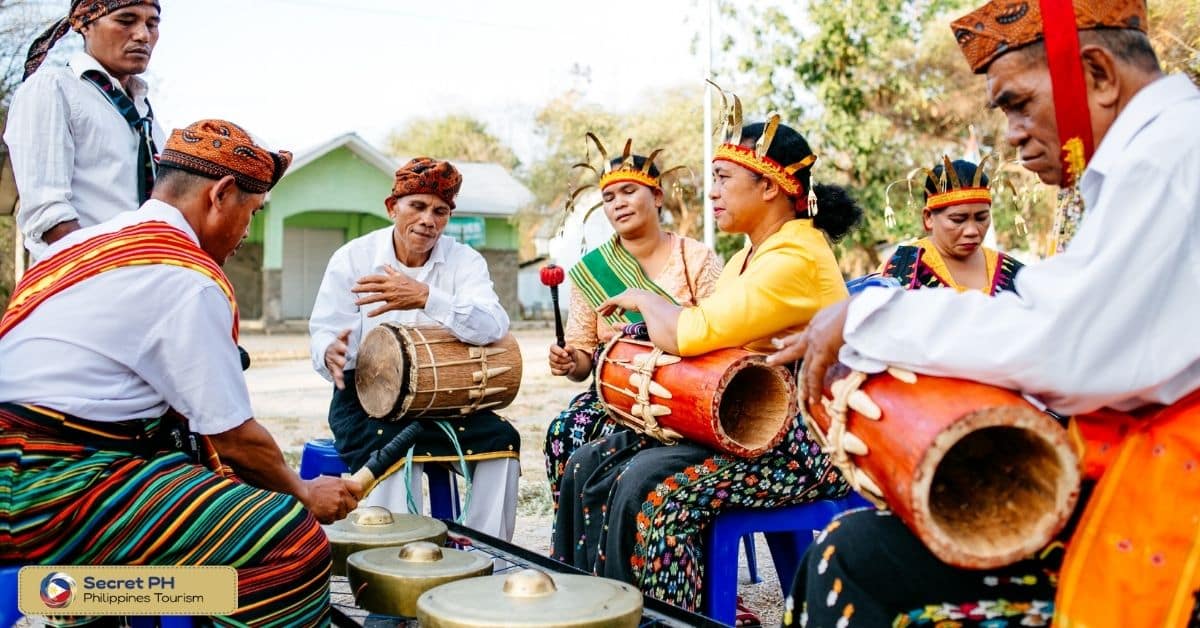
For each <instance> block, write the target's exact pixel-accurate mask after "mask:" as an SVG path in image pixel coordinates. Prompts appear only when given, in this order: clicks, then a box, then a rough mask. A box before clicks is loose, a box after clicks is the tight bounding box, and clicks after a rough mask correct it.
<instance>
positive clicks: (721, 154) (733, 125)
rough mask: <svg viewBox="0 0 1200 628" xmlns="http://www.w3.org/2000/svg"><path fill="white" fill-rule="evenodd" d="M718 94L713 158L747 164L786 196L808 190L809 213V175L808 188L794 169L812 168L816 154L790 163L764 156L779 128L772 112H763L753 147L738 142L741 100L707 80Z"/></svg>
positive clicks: (813, 209) (813, 201)
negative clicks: (718, 115)
mask: <svg viewBox="0 0 1200 628" xmlns="http://www.w3.org/2000/svg"><path fill="white" fill-rule="evenodd" d="M708 83H709V84H710V85H712V86H713V87H715V88H716V89H717V93H719V94H720V95H721V109H722V114H721V117H722V122H721V129H720V130H719V131H718V133H717V139H719V140H721V145H720V146H718V147H717V150H716V151H715V152H714V153H713V161H729V162H732V163H735V164H737V165H739V166H742V167H743V168H748V169H750V170H753V171H754V172H757V173H758V174H761V175H763V176H764V177H767V178H768V179H770V180H772V181H774V182H775V183H776V185H778V186H779V187H780V189H782V190H783V191H784V193H786V194H787V195H788V196H800V195H801V194H804V193H805V192H807V194H808V212H809V215H810V216H815V215H816V213H817V197H816V194H815V193H814V192H813V190H812V188H813V187H814V186H813V185H812V178H811V176H810V177H809V189H808V190H805V189H804V184H802V183H801V182H800V179H799V178H797V177H796V173H797V172H799V171H800V170H803V169H805V168H812V165H813V164H814V163H816V161H817V156H816V155H815V154H812V155H809V156H807V157H805V158H804V159H801V160H800V161H797V162H796V163H794V164H788V165H783V164H780V163H779V162H777V161H775V160H774V159H771V158H770V157H768V156H767V153H768V152H769V151H770V150H771V142H773V141H774V140H775V132H776V131H777V130H778V129H779V124H780V119H781V118H780V115H779V114H778V113H776V112H774V111H773V112H771V113H769V114H767V121H766V124H765V126H764V127H763V132H762V135H761V136H759V138H758V140H757V141H755V142H754V148H748V147H746V146H742V100H741V99H740V98H738V96H737V94H733V93H729V92H726V91H725V90H724V89H721V86H720V85H717V84H716V83H714V82H712V81H708Z"/></svg>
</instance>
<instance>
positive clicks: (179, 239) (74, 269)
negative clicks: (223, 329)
mask: <svg viewBox="0 0 1200 628" xmlns="http://www.w3.org/2000/svg"><path fill="white" fill-rule="evenodd" d="M153 264H167V265H171V266H180V267H182V268H188V269H191V270H194V271H196V272H198V273H200V274H202V275H204V276H205V277H208V278H209V279H212V280H213V281H215V282H216V283H217V285H218V286H219V287H220V288H221V291H222V292H224V293H225V296H226V298H228V299H229V307H230V308H231V309H232V311H233V328H232V329H231V330H230V334H231V335H232V337H233V341H234V342H235V343H236V342H237V339H238V307H237V299H236V298H235V297H234V294H233V285H232V284H230V283H229V278H228V277H226V276H225V272H224V271H222V270H221V267H220V266H218V265H217V263H216V262H214V261H213V259H212V258H211V257H209V256H208V253H205V252H204V250H203V249H201V248H200V246H199V245H197V244H196V243H195V242H194V241H193V240H192V239H191V238H189V237H188V236H187V234H186V233H184V232H183V231H180V230H179V229H177V228H175V227H172V226H171V225H169V224H167V223H165V222H162V221H149V222H142V223H138V224H136V225H131V226H129V227H125V228H124V229H120V230H118V231H115V232H113V233H107V234H104V235H101V236H96V237H94V238H89V239H87V240H84V241H83V242H80V243H78V244H75V245H72V246H71V247H69V248H66V249H63V250H62V251H60V252H58V253H56V254H54V255H52V256H50V257H49V258H46V259H45V260H43V261H42V262H41V263H39V264H37V265H36V266H34V267H33V268H32V269H30V271H29V272H28V273H26V274H25V276H24V277H22V278H21V282H20V283H18V284H17V287H16V290H14V291H13V296H12V299H11V300H9V303H8V309H6V310H5V311H4V317H3V318H0V338H3V337H4V335H5V334H7V333H8V332H9V331H11V330H12V329H13V328H14V327H16V326H17V325H19V324H20V323H21V321H24V320H25V319H26V318H27V317H28V316H29V315H30V314H31V313H32V312H33V311H34V310H35V309H37V307H38V306H39V305H41V304H42V303H45V302H46V301H47V300H48V299H50V298H51V297H53V296H54V295H56V294H58V293H60V292H62V291H63V290H66V289H67V288H70V287H72V286H75V285H78V284H80V283H83V282H85V281H87V280H88V279H91V278H92V277H95V276H97V275H99V274H100V273H103V272H105V271H109V270H115V269H117V268H127V267H130V266H149V265H153ZM172 414H174V411H172ZM175 416H177V417H178V415H175ZM179 420H184V419H183V418H182V417H179ZM184 422H185V423H186V421H184ZM196 436H197V439H198V440H199V442H200V449H201V452H200V458H201V460H200V462H201V463H202V464H204V465H205V466H206V467H208V468H209V469H211V470H213V471H215V472H216V473H218V474H221V475H225V476H226V477H228V476H229V475H230V473H229V471H228V467H225V466H223V465H222V464H221V461H220V459H219V458H218V457H217V452H216V449H215V448H213V446H212V443H211V441H209V439H208V438H207V437H204V436H202V435H199V434H197V435H196Z"/></svg>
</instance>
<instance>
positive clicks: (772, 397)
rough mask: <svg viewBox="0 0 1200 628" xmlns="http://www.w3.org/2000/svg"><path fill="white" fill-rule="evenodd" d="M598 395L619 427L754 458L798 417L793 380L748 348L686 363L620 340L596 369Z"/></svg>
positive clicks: (630, 340)
mask: <svg viewBox="0 0 1200 628" xmlns="http://www.w3.org/2000/svg"><path fill="white" fill-rule="evenodd" d="M596 394H597V395H599V397H600V401H601V402H602V403H604V406H605V407H606V408H607V409H608V413H609V415H610V416H612V418H613V420H615V421H617V422H618V423H621V424H622V425H625V426H628V427H630V428H633V429H635V430H637V431H639V432H641V433H643V434H646V435H648V436H651V437H654V438H656V439H658V440H660V441H662V442H665V443H673V442H676V441H678V440H680V439H681V438H686V439H688V440H690V441H693V442H696V443H700V444H703V445H707V446H709V447H712V448H714V449H718V450H720V451H723V452H726V453H730V454H734V455H737V456H743V457H748V458H753V457H757V456H760V455H762V454H764V453H766V452H767V451H768V450H770V449H771V448H772V447H774V446H775V445H778V444H779V442H780V441H781V440H783V437H784V435H785V434H786V433H787V432H788V429H789V428H790V427H791V426H792V421H794V420H795V416H796V386H795V381H794V380H793V377H792V376H791V373H789V372H788V370H787V369H785V368H783V367H778V366H776V367H773V366H767V364H766V362H765V361H764V357H763V356H762V355H760V354H757V353H753V352H751V351H746V350H743V349H720V350H718V351H713V352H711V353H706V354H704V355H702V356H696V357H690V358H681V357H679V356H676V355H671V354H669V353H664V352H663V351H661V350H659V349H656V348H655V347H654V345H653V344H652V343H649V342H645V341H642V340H637V339H634V338H627V337H623V336H617V337H616V338H613V339H612V340H611V341H609V343H608V344H607V345H606V346H605V347H604V351H603V352H602V353H601V354H600V359H599V361H598V362H597V365H596Z"/></svg>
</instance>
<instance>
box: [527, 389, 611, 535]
mask: <svg viewBox="0 0 1200 628" xmlns="http://www.w3.org/2000/svg"><path fill="white" fill-rule="evenodd" d="M618 427H619V426H618V425H617V424H616V423H614V422H613V420H612V419H610V418H609V417H608V413H607V412H605V410H604V405H603V404H601V403H600V398H599V397H598V396H597V395H596V387H595V386H588V389H587V390H585V391H583V392H581V393H579V394H578V395H576V396H575V398H574V399H572V400H571V405H569V406H567V409H566V410H563V411H562V412H560V413H559V414H558V416H557V417H555V418H554V420H553V421H551V422H550V426H549V428H547V429H546V444H545V448H544V451H545V453H546V478H547V479H549V480H550V497H551V499H552V500H553V501H554V510H555V512H557V511H558V494H559V484H560V482H561V480H562V476H563V469H565V468H566V466H567V460H568V459H569V458H570V457H571V454H573V453H575V450H577V449H579V448H580V447H582V446H584V445H586V444H587V443H590V442H592V441H594V440H596V439H598V438H603V437H605V436H608V435H609V434H612V433H613V432H614V431H615V430H616V429H617V428H618Z"/></svg>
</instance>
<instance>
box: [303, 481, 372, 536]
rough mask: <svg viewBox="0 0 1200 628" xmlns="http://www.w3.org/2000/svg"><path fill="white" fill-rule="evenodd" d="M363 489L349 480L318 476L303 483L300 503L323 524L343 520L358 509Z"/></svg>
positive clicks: (355, 482)
mask: <svg viewBox="0 0 1200 628" xmlns="http://www.w3.org/2000/svg"><path fill="white" fill-rule="evenodd" d="M362 496H363V487H362V486H359V484H358V482H357V481H355V480H352V479H350V478H335V477H330V476H320V477H317V478H313V479H311V480H305V481H304V489H303V491H302V493H301V495H300V503H302V504H304V507H305V508H307V509H308V511H309V512H311V513H312V514H313V516H314V517H316V518H317V521H320V522H321V523H324V524H330V523H333V522H334V521H338V520H341V519H344V518H345V517H346V515H347V514H348V513H349V512H350V511H351V510H354V509H355V508H356V507H358V500H360V499H362Z"/></svg>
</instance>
